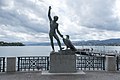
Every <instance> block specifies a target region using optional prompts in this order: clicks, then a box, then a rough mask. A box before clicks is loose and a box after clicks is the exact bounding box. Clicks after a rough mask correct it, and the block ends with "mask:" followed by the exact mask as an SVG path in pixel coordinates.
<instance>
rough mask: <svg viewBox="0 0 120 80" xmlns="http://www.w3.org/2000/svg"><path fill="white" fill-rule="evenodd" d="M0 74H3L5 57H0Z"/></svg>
mask: <svg viewBox="0 0 120 80" xmlns="http://www.w3.org/2000/svg"><path fill="white" fill-rule="evenodd" d="M0 72H5V57H0Z"/></svg>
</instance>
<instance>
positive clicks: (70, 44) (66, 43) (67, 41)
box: [63, 35, 77, 51]
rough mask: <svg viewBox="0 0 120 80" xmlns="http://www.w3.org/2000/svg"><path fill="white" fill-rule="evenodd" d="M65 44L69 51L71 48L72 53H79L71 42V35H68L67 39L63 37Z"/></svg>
mask: <svg viewBox="0 0 120 80" xmlns="http://www.w3.org/2000/svg"><path fill="white" fill-rule="evenodd" d="M63 42H64V44H65V46H66V47H67V49H68V48H70V49H71V50H72V51H77V49H76V48H75V47H74V45H73V44H72V42H71V41H70V39H69V35H66V38H64V37H63Z"/></svg>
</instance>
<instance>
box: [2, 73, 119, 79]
mask: <svg viewBox="0 0 120 80" xmlns="http://www.w3.org/2000/svg"><path fill="white" fill-rule="evenodd" d="M85 73H86V74H81V75H41V72H16V73H0V80H120V72H105V71H85Z"/></svg>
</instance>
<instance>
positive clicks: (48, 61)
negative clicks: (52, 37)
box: [47, 57, 49, 70]
mask: <svg viewBox="0 0 120 80" xmlns="http://www.w3.org/2000/svg"><path fill="white" fill-rule="evenodd" d="M47 70H49V57H47Z"/></svg>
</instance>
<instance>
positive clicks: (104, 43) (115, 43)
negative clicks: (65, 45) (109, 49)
mask: <svg viewBox="0 0 120 80" xmlns="http://www.w3.org/2000/svg"><path fill="white" fill-rule="evenodd" d="M73 44H75V45H78V46H80V45H81V46H82V45H87V46H93V45H94V46H120V39H119V38H118V39H107V40H88V41H77V42H73Z"/></svg>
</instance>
